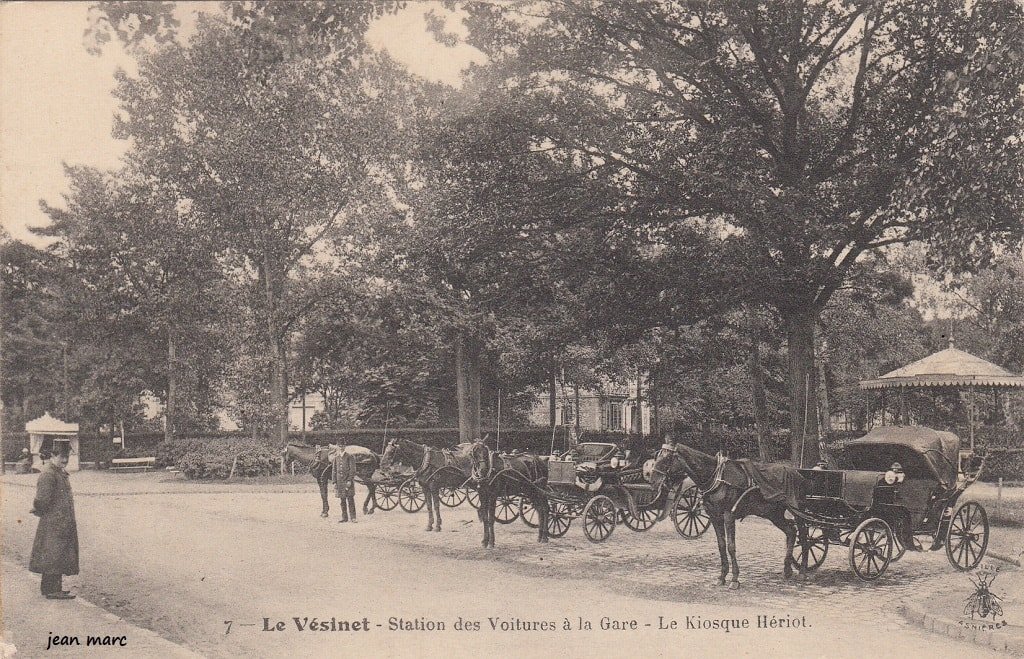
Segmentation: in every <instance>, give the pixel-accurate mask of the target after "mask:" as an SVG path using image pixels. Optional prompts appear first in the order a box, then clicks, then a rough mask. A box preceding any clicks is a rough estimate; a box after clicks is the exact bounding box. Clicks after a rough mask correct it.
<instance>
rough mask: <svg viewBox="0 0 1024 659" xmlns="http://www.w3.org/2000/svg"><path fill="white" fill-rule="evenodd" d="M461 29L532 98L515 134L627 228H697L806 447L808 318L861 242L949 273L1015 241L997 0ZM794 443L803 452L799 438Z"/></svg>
mask: <svg viewBox="0 0 1024 659" xmlns="http://www.w3.org/2000/svg"><path fill="white" fill-rule="evenodd" d="M469 7H470V9H471V14H472V17H471V20H470V26H471V38H470V41H471V43H473V44H474V45H475V46H477V47H478V48H480V49H482V50H483V51H484V52H485V53H487V54H488V55H489V56H490V57H491V59H492V61H493V62H495V64H497V65H501V66H503V67H505V69H506V71H507V79H506V86H507V87H508V89H510V90H512V91H513V92H514V93H516V94H520V95H522V96H528V97H530V98H531V99H532V100H533V101H534V102H535V103H540V104H542V107H543V108H544V110H542V112H541V113H540V116H541V117H542V119H543V121H541V122H538V123H539V124H540V128H539V132H538V127H537V126H533V127H531V130H532V131H534V135H535V137H536V139H538V140H540V141H542V142H543V143H544V144H545V145H547V146H548V147H549V149H550V151H551V152H552V154H553V157H556V158H559V159H561V161H562V162H567V161H571V162H577V163H584V165H585V166H584V167H582V171H585V172H586V173H587V175H588V176H590V177H593V176H594V175H595V174H603V176H604V179H605V180H606V182H607V184H608V185H609V186H611V187H615V188H617V189H619V190H620V191H621V200H620V203H619V204H618V205H616V206H615V207H614V209H615V210H616V211H617V213H618V214H619V217H620V220H621V222H623V223H624V224H626V225H627V226H630V227H633V228H634V229H635V230H636V231H638V232H657V231H658V230H659V229H664V228H672V227H679V226H688V225H689V226H693V225H698V224H699V225H703V226H710V227H712V228H713V230H714V231H716V232H717V234H718V235H719V236H720V237H722V239H723V241H724V242H725V243H726V244H727V245H729V246H732V247H735V254H736V256H737V258H736V259H735V261H734V262H733V263H732V265H731V269H732V271H733V272H734V273H735V274H736V275H737V277H738V279H739V280H740V281H741V282H745V286H743V287H741V289H740V290H742V291H744V293H743V297H745V298H746V299H748V300H750V301H752V302H755V303H766V304H769V305H771V306H773V307H774V308H775V309H777V310H778V312H779V313H780V314H781V317H782V319H783V322H784V326H785V331H786V334H787V338H788V341H787V343H788V361H789V369H788V381H789V394H790V426H791V430H792V437H793V440H792V447H791V452H792V456H793V458H794V459H798V458H799V456H801V455H803V458H804V462H805V463H813V462H815V461H816V460H817V459H818V455H817V446H816V443H815V442H806V446H805V442H804V437H805V435H807V436H812V437H813V436H815V435H816V434H817V414H816V413H815V410H816V407H817V406H816V400H815V398H816V391H817V382H816V379H817V374H816V369H815V368H814V349H815V342H816V339H815V325H816V322H817V318H818V315H819V314H820V312H821V310H822V309H823V308H824V307H825V305H826V304H827V303H828V302H829V300H830V299H831V298H832V296H833V294H834V293H835V292H836V291H837V290H838V289H839V288H841V287H842V286H843V284H844V282H845V281H846V279H847V277H848V275H849V274H850V273H851V272H852V270H853V269H854V268H855V266H856V264H857V263H858V261H859V259H860V258H861V257H862V255H864V254H865V253H867V252H869V251H871V250H875V249H878V248H880V247H882V246H884V245H887V244H891V243H897V242H905V241H909V240H913V239H924V240H927V239H933V240H934V242H935V244H936V245H937V246H938V247H940V248H944V253H945V254H947V255H949V256H953V257H961V258H956V259H952V260H951V262H953V263H955V264H958V265H963V264H964V263H967V262H969V261H971V260H972V259H973V260H980V259H983V258H984V257H985V256H986V255H988V254H990V253H991V249H990V246H991V244H992V242H993V239H994V238H1005V239H1009V240H1019V239H1020V236H1021V230H1022V229H1021V221H1020V218H1021V200H1022V186H1021V172H1020V167H1019V163H1020V162H1021V156H1022V151H1024V142H1022V140H1021V126H1022V99H1021V94H1020V85H1021V83H1022V82H1024V58H1022V57H1021V49H1022V46H1021V44H1022V43H1024V30H1022V25H1024V21H1022V10H1021V7H1020V6H1019V4H1017V3H1008V2H996V3H985V2H980V3H963V2H956V1H953V0H933V1H930V2H923V3H903V2H885V1H867V0H843V1H840V2H805V1H802V0H788V1H785V2H772V3H751V2H747V1H745V0H723V1H722V2H716V3H707V2H669V1H667V0H649V1H640V2H638V1H636V0H615V1H608V2H601V3H593V2H589V0H559V1H557V2H554V1H552V2H518V3H509V4H504V5H494V4H491V3H470V5H469ZM802 449H803V450H802Z"/></svg>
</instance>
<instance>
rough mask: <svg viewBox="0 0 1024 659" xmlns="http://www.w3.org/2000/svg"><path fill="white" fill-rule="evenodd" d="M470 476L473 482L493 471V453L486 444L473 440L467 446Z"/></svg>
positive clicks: (482, 478) (486, 476) (480, 479)
mask: <svg viewBox="0 0 1024 659" xmlns="http://www.w3.org/2000/svg"><path fill="white" fill-rule="evenodd" d="M469 462H470V477H471V478H472V479H473V481H474V482H476V483H479V482H480V481H482V480H484V479H486V478H488V477H489V476H490V475H491V472H492V471H494V454H493V453H491V449H489V448H487V444H484V443H483V442H482V441H479V440H478V441H475V442H473V443H472V444H471V445H470V447H469Z"/></svg>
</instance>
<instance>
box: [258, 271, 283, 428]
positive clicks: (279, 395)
mask: <svg viewBox="0 0 1024 659" xmlns="http://www.w3.org/2000/svg"><path fill="white" fill-rule="evenodd" d="M262 265H263V267H262V268H261V269H260V270H261V272H260V274H261V275H262V277H263V290H264V295H265V301H266V310H265V311H266V314H267V319H266V320H267V344H268V347H269V348H270V407H271V410H273V417H272V418H273V434H274V435H276V436H277V438H278V439H279V440H281V441H282V442H283V443H287V442H288V400H287V396H284V395H283V393H284V386H285V378H284V354H283V352H284V351H283V346H282V339H281V336H280V328H279V327H278V323H277V304H278V302H279V295H278V291H277V288H276V286H275V282H274V277H273V275H272V273H271V268H270V255H269V254H268V253H266V252H264V254H263V264H262Z"/></svg>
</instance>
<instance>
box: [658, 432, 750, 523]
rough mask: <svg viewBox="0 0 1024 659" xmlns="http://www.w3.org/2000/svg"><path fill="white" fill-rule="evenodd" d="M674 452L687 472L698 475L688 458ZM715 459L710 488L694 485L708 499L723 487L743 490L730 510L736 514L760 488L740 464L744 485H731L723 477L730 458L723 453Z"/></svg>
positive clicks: (717, 454) (698, 484) (716, 455)
mask: <svg viewBox="0 0 1024 659" xmlns="http://www.w3.org/2000/svg"><path fill="white" fill-rule="evenodd" d="M673 450H674V451H675V454H676V457H677V458H679V460H680V461H681V462H682V463H683V467H684V468H685V469H686V470H687V471H690V472H692V473H697V472H696V471H695V470H694V469H693V467H692V466H690V463H689V462H687V461H686V458H684V457H683V456H682V454H681V453H680V452H679V451H678V450H675V449H674V448H673ZM715 458H716V460H717V464H716V465H715V471H714V473H713V474H711V482H710V483H709V484H708V486H707V487H702V486H701V484H700V483H697V482H696V481H694V483H695V484H696V486H697V490H698V491H699V492H700V495H701V498H704V497H707V496H708V495H709V494H711V493H712V492H714V491H715V490H717V489H718V488H719V487H720V486H722V485H731V486H732V487H735V488H737V489H740V490H743V492H742V494H740V496H739V498H737V499H736V503H734V504H733V506H732V509H731V510H730V512H732V513H735V512H736V509H737V508H739V505H740V503H742V501H743V500H744V499H745V498H746V497H747V495H748V494H750V493H751V492H753V491H754V490H757V489H759V488H758V486H757V485H756V484H755V483H754V479H753V478H752V477H751V475H750V474H749V473H748V472H747V470H746V469H745V468H744V467H743V466H742V464H740V463H736V464H737V465H739V469H740V472H741V473H742V474H743V479H744V482H743V483H742V484H740V483H731V482H729V481H728V480H726V479H725V478H723V477H722V475H723V473H724V471H725V465H726V463H728V462H730V460H729V458H727V457H725V454H724V453H722V452H721V451H719V452H718V453H716V454H715ZM654 471H657V472H660V473H661V474H663V475H664V476H666V477H667V476H668V474H666V473H665V472H664V471H661V470H660V469H655V470H654Z"/></svg>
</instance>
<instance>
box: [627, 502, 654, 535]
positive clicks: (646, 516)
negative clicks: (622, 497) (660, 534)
mask: <svg viewBox="0 0 1024 659" xmlns="http://www.w3.org/2000/svg"><path fill="white" fill-rule="evenodd" d="M658 514H659V511H657V510H654V509H652V508H637V511H636V517H633V514H632V513H631V512H629V510H623V511H622V523H623V524H625V525H626V528H627V529H629V530H630V531H637V532H640V533H643V532H644V531H650V530H651V529H652V528H653V527H654V525H655V524H657V523H658Z"/></svg>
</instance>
